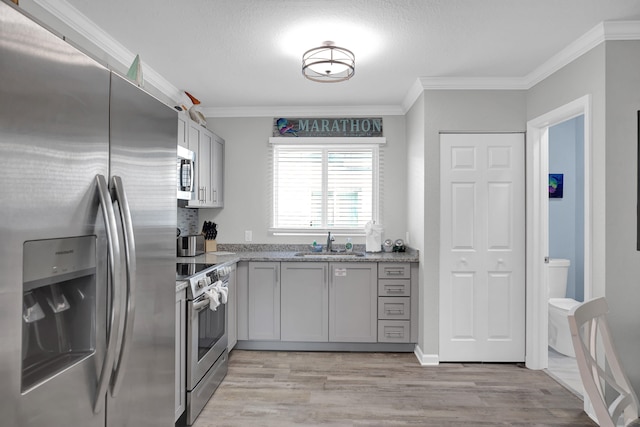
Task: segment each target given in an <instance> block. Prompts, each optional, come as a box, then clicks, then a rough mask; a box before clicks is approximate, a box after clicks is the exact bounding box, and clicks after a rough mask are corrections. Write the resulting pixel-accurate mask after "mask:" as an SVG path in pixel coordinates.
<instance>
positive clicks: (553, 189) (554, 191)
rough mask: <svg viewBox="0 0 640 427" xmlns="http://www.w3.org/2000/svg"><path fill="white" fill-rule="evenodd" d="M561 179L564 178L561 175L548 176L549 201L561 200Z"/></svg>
mask: <svg viewBox="0 0 640 427" xmlns="http://www.w3.org/2000/svg"><path fill="white" fill-rule="evenodd" d="M563 177H564V176H563V174H561V173H550V174H549V198H550V199H562V188H563V182H562V181H563Z"/></svg>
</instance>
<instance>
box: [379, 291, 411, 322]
mask: <svg viewBox="0 0 640 427" xmlns="http://www.w3.org/2000/svg"><path fill="white" fill-rule="evenodd" d="M410 318H411V298H409V297H378V319H402V320H409V319H410Z"/></svg>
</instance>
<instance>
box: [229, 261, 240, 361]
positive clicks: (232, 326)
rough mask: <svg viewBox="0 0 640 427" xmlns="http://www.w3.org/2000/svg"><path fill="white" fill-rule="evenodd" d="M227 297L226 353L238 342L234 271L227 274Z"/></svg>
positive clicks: (235, 275) (236, 288)
mask: <svg viewBox="0 0 640 427" xmlns="http://www.w3.org/2000/svg"><path fill="white" fill-rule="evenodd" d="M228 289H229V295H228V298H227V337H228V344H227V351H231V350H233V347H235V345H236V343H237V342H238V284H237V274H236V269H235V268H234V269H232V270H231V273H230V274H229V288H228Z"/></svg>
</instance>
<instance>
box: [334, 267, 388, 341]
mask: <svg viewBox="0 0 640 427" xmlns="http://www.w3.org/2000/svg"><path fill="white" fill-rule="evenodd" d="M377 269H378V264H377V263H375V262H374V263H368V262H362V263H360V262H352V263H342V262H332V263H329V341H331V342H376V341H377V340H378V334H377V323H378V270H377Z"/></svg>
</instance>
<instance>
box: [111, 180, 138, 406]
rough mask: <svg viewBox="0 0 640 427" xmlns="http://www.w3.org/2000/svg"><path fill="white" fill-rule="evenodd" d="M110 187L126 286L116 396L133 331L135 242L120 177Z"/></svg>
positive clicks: (114, 382)
mask: <svg viewBox="0 0 640 427" xmlns="http://www.w3.org/2000/svg"><path fill="white" fill-rule="evenodd" d="M111 184H112V186H111V188H112V190H113V191H114V196H115V200H116V201H117V202H118V207H119V210H120V219H121V222H122V227H123V235H124V255H125V257H124V259H125V265H126V277H127V288H126V293H125V296H126V297H125V299H126V312H125V316H124V328H122V329H121V331H122V332H121V333H122V345H121V348H120V354H119V356H118V359H117V361H116V363H115V365H114V374H113V380H112V382H111V396H113V397H116V395H117V394H118V391H119V390H120V387H121V385H122V380H123V379H124V370H125V369H124V365H125V364H126V361H127V359H128V358H129V350H130V348H131V336H132V335H131V334H132V333H133V324H134V321H135V299H134V296H135V287H136V281H135V276H136V244H135V239H134V235H133V222H132V221H131V210H130V209H129V201H128V200H127V194H126V192H125V190H124V185H123V184H122V178H120V177H119V176H114V177H113V178H111Z"/></svg>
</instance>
